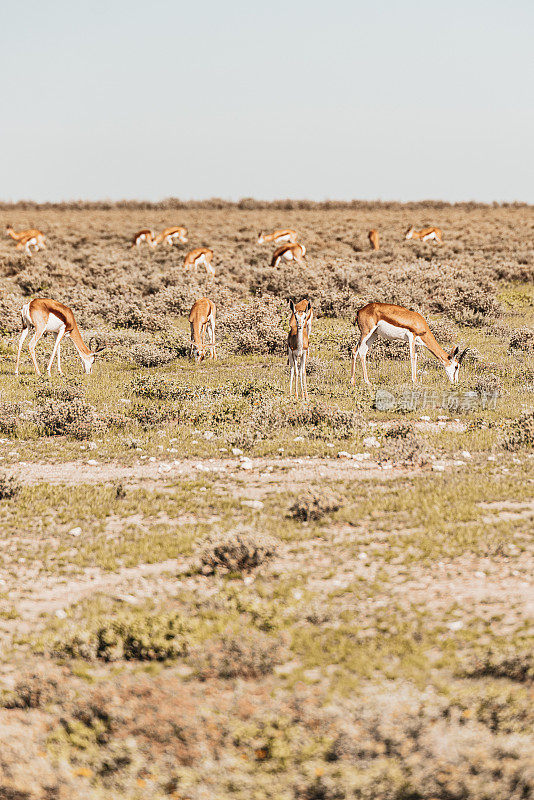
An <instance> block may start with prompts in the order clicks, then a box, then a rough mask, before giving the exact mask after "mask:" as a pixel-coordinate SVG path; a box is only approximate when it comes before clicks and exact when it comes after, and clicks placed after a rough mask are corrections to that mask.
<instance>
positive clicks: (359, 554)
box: [358, 553, 367, 561]
mask: <svg viewBox="0 0 534 800" xmlns="http://www.w3.org/2000/svg"><path fill="white" fill-rule="evenodd" d="M358 558H359V559H360V561H367V553H358Z"/></svg>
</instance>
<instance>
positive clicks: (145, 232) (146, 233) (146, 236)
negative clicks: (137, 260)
mask: <svg viewBox="0 0 534 800" xmlns="http://www.w3.org/2000/svg"><path fill="white" fill-rule="evenodd" d="M143 242H146V243H147V244H149V245H150V246H151V247H154V232H153V231H151V230H150V228H141V230H140V231H137V233H136V234H135V235H134V237H133V239H132V247H139V245H140V244H142V243H143Z"/></svg>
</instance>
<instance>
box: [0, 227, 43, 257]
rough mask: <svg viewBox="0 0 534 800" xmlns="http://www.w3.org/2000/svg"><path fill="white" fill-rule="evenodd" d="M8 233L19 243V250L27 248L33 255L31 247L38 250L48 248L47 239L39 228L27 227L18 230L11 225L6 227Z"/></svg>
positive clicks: (29, 253)
mask: <svg viewBox="0 0 534 800" xmlns="http://www.w3.org/2000/svg"><path fill="white" fill-rule="evenodd" d="M6 233H7V234H8V236H11V238H12V239H14V240H15V241H16V243H17V250H25V251H26V252H27V253H28V255H30V256H31V249H30V248H31V247H33V248H34V250H35V251H37V250H44V249H45V248H46V239H45V237H44V234H43V233H42V231H40V230H39V229H38V228H27V229H26V230H24V231H18V232H17V231H16V230H14V229H13V227H12V226H11V225H8V226H7V228H6Z"/></svg>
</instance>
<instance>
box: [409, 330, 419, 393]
mask: <svg viewBox="0 0 534 800" xmlns="http://www.w3.org/2000/svg"><path fill="white" fill-rule="evenodd" d="M408 347H409V348H410V366H411V368H412V383H417V362H416V359H417V356H416V354H415V341H414V338H413V336H410V338H409V340H408Z"/></svg>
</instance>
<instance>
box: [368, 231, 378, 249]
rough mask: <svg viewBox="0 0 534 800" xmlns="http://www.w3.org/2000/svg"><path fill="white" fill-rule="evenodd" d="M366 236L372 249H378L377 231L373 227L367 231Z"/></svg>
mask: <svg viewBox="0 0 534 800" xmlns="http://www.w3.org/2000/svg"><path fill="white" fill-rule="evenodd" d="M367 238H368V239H369V241H370V243H371V247H372V248H373V250H380V237H379V236H378V231H377V230H376V229H375V228H373V229H372V230H370V231H369V233H368V234H367Z"/></svg>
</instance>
